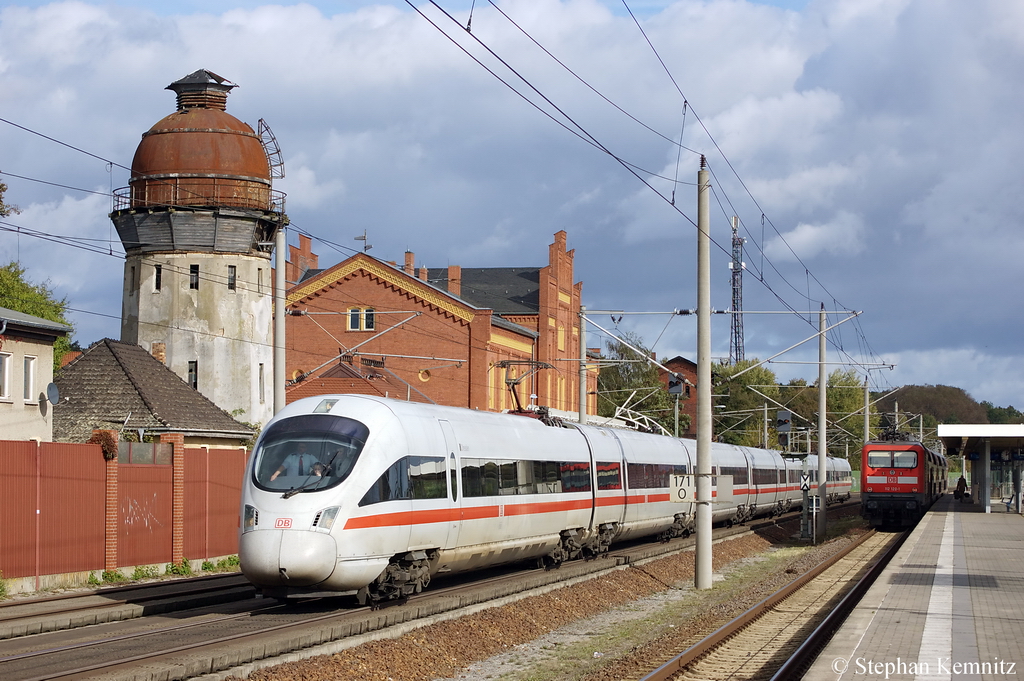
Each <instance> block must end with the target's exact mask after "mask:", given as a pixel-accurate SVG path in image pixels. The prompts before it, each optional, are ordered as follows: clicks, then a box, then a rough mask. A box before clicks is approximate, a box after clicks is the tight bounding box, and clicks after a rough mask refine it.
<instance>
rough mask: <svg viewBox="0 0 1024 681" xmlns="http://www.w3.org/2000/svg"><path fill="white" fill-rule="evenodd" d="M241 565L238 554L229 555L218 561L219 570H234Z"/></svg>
mask: <svg viewBox="0 0 1024 681" xmlns="http://www.w3.org/2000/svg"><path fill="white" fill-rule="evenodd" d="M239 565H240V561H239V560H238V556H228V557H227V558H222V559H221V560H218V561H217V569H218V570H233V569H235V568H237V567H238V566H239Z"/></svg>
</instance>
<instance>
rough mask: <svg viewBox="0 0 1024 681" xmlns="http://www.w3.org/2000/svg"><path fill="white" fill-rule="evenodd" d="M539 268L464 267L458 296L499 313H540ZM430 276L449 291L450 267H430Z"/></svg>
mask: <svg viewBox="0 0 1024 681" xmlns="http://www.w3.org/2000/svg"><path fill="white" fill-rule="evenodd" d="M540 269H541V268H539V267H463V268H462V272H461V276H462V280H461V290H460V292H459V296H458V297H459V298H462V299H463V300H465V301H466V302H467V303H470V304H472V305H475V306H476V307H481V308H489V309H491V310H494V311H495V312H496V313H497V314H537V312H538V311H539V310H540ZM427 278H428V280H429V281H430V282H432V283H433V284H434V285H435V286H437V287H438V288H441V289H443V290H446V291H447V290H448V270H447V269H445V268H437V269H433V268H431V269H428V270H427Z"/></svg>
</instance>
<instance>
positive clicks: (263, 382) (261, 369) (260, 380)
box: [259, 364, 266, 404]
mask: <svg viewBox="0 0 1024 681" xmlns="http://www.w3.org/2000/svg"><path fill="white" fill-rule="evenodd" d="M259 382H260V383H259V392H260V404H263V403H264V401H265V398H264V396H263V393H264V390H265V389H266V383H265V379H264V377H263V364H260V371H259Z"/></svg>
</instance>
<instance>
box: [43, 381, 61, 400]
mask: <svg viewBox="0 0 1024 681" xmlns="http://www.w3.org/2000/svg"><path fill="white" fill-rule="evenodd" d="M46 401H47V402H49V403H50V404H57V402H59V401H60V391H59V390H57V384H56V383H51V384H49V385H48V386H46Z"/></svg>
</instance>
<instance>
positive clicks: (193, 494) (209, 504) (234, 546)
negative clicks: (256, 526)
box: [185, 448, 247, 556]
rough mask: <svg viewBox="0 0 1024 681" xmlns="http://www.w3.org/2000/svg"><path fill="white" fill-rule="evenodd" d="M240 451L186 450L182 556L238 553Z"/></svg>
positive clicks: (242, 455)
mask: <svg viewBox="0 0 1024 681" xmlns="http://www.w3.org/2000/svg"><path fill="white" fill-rule="evenodd" d="M246 455H247V452H246V451H245V450H243V449H237V450H223V449H213V450H208V449H205V448H204V449H186V450H185V555H186V556H226V555H230V554H233V553H238V527H239V517H238V505H239V500H240V499H241V496H240V495H241V484H242V471H243V469H244V468H245V460H246Z"/></svg>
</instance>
